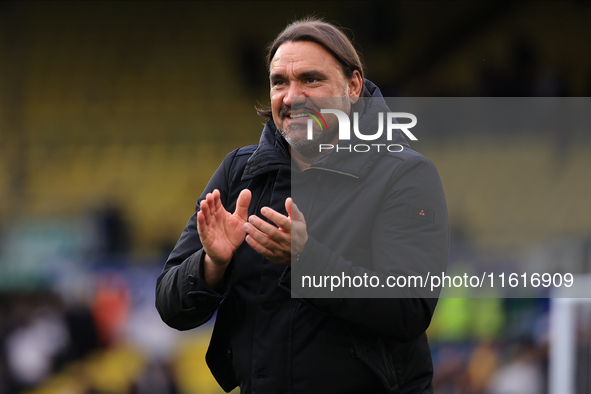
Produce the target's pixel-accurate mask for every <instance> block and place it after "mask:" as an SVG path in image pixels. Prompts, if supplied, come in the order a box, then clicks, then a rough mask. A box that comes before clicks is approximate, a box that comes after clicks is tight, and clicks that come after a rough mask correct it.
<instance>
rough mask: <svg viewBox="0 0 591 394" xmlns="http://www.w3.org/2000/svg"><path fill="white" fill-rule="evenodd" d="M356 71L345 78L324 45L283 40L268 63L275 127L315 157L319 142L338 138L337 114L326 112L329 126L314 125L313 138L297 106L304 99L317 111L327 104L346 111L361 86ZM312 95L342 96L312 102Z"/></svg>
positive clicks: (302, 150) (334, 141) (300, 151)
mask: <svg viewBox="0 0 591 394" xmlns="http://www.w3.org/2000/svg"><path fill="white" fill-rule="evenodd" d="M357 75H358V74H355V76H354V78H351V79H349V78H347V77H346V76H345V74H344V73H343V68H342V67H341V64H340V63H339V62H338V61H337V60H336V59H335V58H334V57H333V56H332V55H331V54H330V53H329V52H328V51H327V50H326V49H324V48H323V47H322V46H320V45H318V44H316V43H313V42H307V41H298V42H286V43H284V44H282V45H281V46H280V47H279V48H278V49H277V52H275V56H274V57H273V60H272V61H271V65H270V82H271V93H270V95H271V110H272V112H273V121H274V122H275V125H276V126H277V129H278V130H279V131H280V132H281V134H282V135H283V137H284V138H285V139H286V141H287V142H288V143H289V145H290V146H291V147H292V148H293V149H295V150H297V151H298V152H299V153H300V154H302V155H303V156H306V157H315V156H317V155H318V153H319V152H318V151H319V150H318V146H319V144H321V143H332V144H336V143H337V142H338V126H337V125H338V122H337V118H336V116H334V115H330V114H329V115H325V119H326V122H327V124H328V130H324V131H323V132H320V131H319V129H318V128H315V131H314V133H313V135H314V139H313V140H308V139H307V121H308V119H310V118H309V117H307V116H304V115H303V112H305V111H303V110H302V111H300V110H297V109H296V108H298V107H299V108H301V107H302V105H301V104H303V103H304V99H305V105H306V106H308V107H310V106H312V107H316V108H313V109H314V110H317V111H319V110H320V107H322V108H329V107H330V108H332V109H340V110H341V111H343V112H345V113H349V111H350V109H351V99H350V97H351V98H352V100H353V102H355V101H356V98H357V97H359V91H360V88H359V87H358V86H357V85H359V86H360V84H359V83H358V82H360V80H361V78H360V77H357ZM358 80H359V81H358ZM315 97H316V98H319V97H338V98H341V99H337V100H334V99H333V100H328V101H327V100H316V105H315V104H314V103H315V101H314V98H315ZM294 98H299V99H296V100H293V99H294ZM292 100H293V102H292ZM320 101H322V104H320ZM328 102H330V104H327V103H328ZM292 104H294V112H293V113H292V111H291V110H292ZM297 104H300V105H297ZM327 105H329V106H327Z"/></svg>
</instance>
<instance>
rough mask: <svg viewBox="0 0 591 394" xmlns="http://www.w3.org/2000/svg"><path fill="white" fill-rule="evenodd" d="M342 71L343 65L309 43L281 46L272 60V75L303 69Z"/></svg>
mask: <svg viewBox="0 0 591 394" xmlns="http://www.w3.org/2000/svg"><path fill="white" fill-rule="evenodd" d="M308 67H311V68H319V69H321V70H323V71H328V72H330V71H332V72H336V71H341V72H342V67H341V64H340V63H339V62H338V61H337V60H336V59H335V58H334V56H333V55H332V54H331V53H330V52H328V51H327V50H326V49H324V47H322V46H321V45H319V44H316V43H315V42H309V41H297V42H292V41H288V42H285V43H283V44H281V45H280V46H279V48H277V51H276V52H275V56H273V60H271V64H270V69H271V73H274V72H289V71H295V70H298V69H302V68H308Z"/></svg>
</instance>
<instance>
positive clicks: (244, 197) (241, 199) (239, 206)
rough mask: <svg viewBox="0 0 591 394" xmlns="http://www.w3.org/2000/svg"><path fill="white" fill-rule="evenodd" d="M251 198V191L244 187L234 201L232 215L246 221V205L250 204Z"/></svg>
mask: <svg viewBox="0 0 591 394" xmlns="http://www.w3.org/2000/svg"><path fill="white" fill-rule="evenodd" d="M251 198H252V193H251V192H250V190H248V189H244V190H242V191H241V192H240V195H239V196H238V200H237V201H236V210H235V211H234V216H236V217H239V218H240V219H242V220H244V221H246V218H247V217H248V206H249V205H250V200H251Z"/></svg>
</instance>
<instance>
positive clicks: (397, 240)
mask: <svg viewBox="0 0 591 394" xmlns="http://www.w3.org/2000/svg"><path fill="white" fill-rule="evenodd" d="M417 209H418V210H417ZM421 209H422V210H423V211H422V212H421ZM415 211H416V212H415ZM419 213H424V215H420V214H419ZM352 226H354V223H352ZM366 230H369V229H363V230H362V229H357V231H366ZM371 231H372V236H371V247H370V250H371V252H370V253H367V254H366V256H365V257H364V258H365V259H371V261H370V262H366V261H365V262H364V261H361V262H360V261H359V260H357V261H355V262H353V261H347V260H346V259H344V258H343V257H342V256H340V255H339V254H338V253H335V252H333V251H332V250H330V249H329V248H328V247H326V246H325V245H322V244H321V243H320V242H318V241H317V240H316V239H314V238H313V237H309V239H308V242H307V243H306V245H305V248H304V250H303V251H302V253H301V254H300V255H299V258H298V261H297V262H295V263H294V265H293V267H292V271H291V273H290V274H289V275H287V276H285V277H284V278H283V279H282V281H281V282H282V284H284V285H285V286H289V283H288V281H287V278H288V277H289V276H291V275H295V278H301V275H302V273H304V272H305V275H310V276H311V275H313V276H315V277H325V276H329V277H330V276H332V275H337V276H341V275H346V276H350V277H353V276H360V277H363V276H364V275H367V276H368V277H371V276H377V277H378V278H379V279H380V282H379V283H380V284H385V283H386V280H387V278H388V276H390V275H392V276H401V275H402V276H405V277H409V276H419V275H420V276H421V277H422V278H426V275H427V273H428V272H430V273H431V274H441V272H443V271H444V270H445V267H446V265H447V254H448V248H449V225H448V218H447V208H446V203H445V196H444V193H443V187H442V185H441V181H440V178H439V174H438V173H437V170H436V169H435V166H434V165H433V164H432V163H431V162H430V161H428V160H427V159H425V158H424V157H422V156H420V155H417V156H413V157H411V158H409V159H407V160H405V161H404V162H403V163H402V164H401V165H400V166H398V168H397V170H396V171H394V174H393V176H392V177H391V179H390V180H389V184H388V187H387V189H386V194H385V196H384V197H383V198H382V200H381V204H380V207H379V209H378V214H377V215H376V220H375V222H374V225H373V228H372V229H371ZM366 267H369V268H366ZM318 290H319V291H320V290H322V291H324V293H323V294H321V293H318V295H319V296H320V297H317V298H308V297H309V294H311V293H306V295H305V297H306V300H305V302H307V303H309V304H311V305H312V306H313V307H315V308H316V309H318V310H320V311H322V312H325V313H329V314H334V315H336V316H339V317H341V318H343V319H345V320H347V321H349V322H351V323H353V324H354V325H356V326H359V327H360V328H363V329H369V330H370V331H378V332H380V333H382V334H384V335H387V336H389V337H391V338H392V339H394V340H397V341H401V342H405V341H409V340H412V339H414V338H416V337H417V336H419V335H421V334H422V333H423V332H424V331H425V330H426V329H427V327H428V326H429V324H430V321H431V317H432V314H433V311H434V309H435V305H436V304H437V298H436V297H437V296H438V293H430V294H435V295H433V296H429V297H426V296H425V294H426V292H421V290H420V289H416V288H412V287H406V288H396V289H389V288H388V287H387V286H386V287H384V288H382V287H381V285H380V288H379V289H376V290H379V291H385V292H383V293H379V292H377V293H374V294H388V293H386V292H387V291H389V290H394V291H395V295H393V296H392V297H387V296H385V297H383V298H359V297H357V298H351V294H354V293H351V292H349V293H347V291H348V290H343V289H340V291H341V295H342V296H341V297H339V298H326V296H327V293H326V288H323V289H318ZM417 290H418V291H417ZM293 291H294V290H293V288H292V292H293ZM357 294H360V293H357ZM296 296H298V295H297V294H296ZM323 297H324V298H323ZM374 297H375V295H374Z"/></svg>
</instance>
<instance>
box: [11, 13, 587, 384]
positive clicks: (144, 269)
mask: <svg viewBox="0 0 591 394" xmlns="http://www.w3.org/2000/svg"><path fill="white" fill-rule="evenodd" d="M307 15H316V16H320V17H323V18H325V19H326V20H327V21H330V22H336V23H337V24H338V25H341V26H344V27H346V28H349V29H351V31H350V33H351V34H350V35H351V36H352V37H354V39H355V42H356V45H357V47H358V49H359V50H360V51H361V52H362V53H363V60H364V62H365V64H366V68H367V70H366V76H367V78H369V79H370V80H372V81H373V82H375V83H376V84H377V85H378V86H379V87H380V88H381V90H382V92H383V94H384V96H400V97H432V96H438V97H447V96H468V97H481V96H494V97H528V96H542V97H544V96H564V97H566V96H571V97H584V96H589V95H590V94H591V50H590V49H591V45H590V44H591V4H589V3H587V2H585V1H561V2H551V1H548V2H495V1H447V2H443V1H442V2H430V1H416V2H377V1H364V2H346V1H345V2H318V1H316V2H308V1H303V2H290V1H284V2H174V1H170V2H126V1H120V2H106V1H105V2H102V1H96V2H51V1H44V2H25V1H19V2H15V1H5V2H1V3H0V393H10V394H13V393H28V394H33V393H35V394H40V393H72V394H76V393H85V394H89V393H113V394H119V393H121V394H124V393H141V394H144V393H184V394H196V393H219V392H221V390H220V389H219V388H218V386H217V384H216V383H215V381H214V380H213V378H212V377H211V375H210V373H209V370H208V369H207V366H206V365H205V361H204V354H205V350H206V349H207V345H208V343H209V336H210V333H211V328H212V327H211V324H207V325H205V326H204V327H201V328H199V329H196V330H192V331H189V332H185V333H179V332H176V331H174V330H172V329H170V328H168V327H166V326H165V325H164V323H162V322H161V321H160V319H159V317H158V315H157V313H156V311H155V308H154V288H155V281H156V278H157V276H158V274H159V272H160V270H161V269H162V266H163V264H164V261H165V259H166V257H167V255H168V253H169V252H170V251H171V250H172V247H173V246H174V244H175V242H176V240H177V238H178V236H179V235H180V233H181V231H182V229H183V228H184V225H185V223H186V222H187V220H188V219H189V217H190V216H191V215H192V213H193V212H194V208H195V202H196V200H197V198H198V196H199V195H200V193H201V191H202V189H203V187H204V186H205V184H206V182H207V181H208V179H209V177H210V176H211V174H212V173H213V172H214V171H215V169H216V168H217V166H218V165H219V163H220V162H221V160H222V159H223V157H224V156H225V154H226V153H227V152H229V151H230V150H232V149H235V148H237V147H240V146H244V145H251V144H256V143H257V142H258V138H259V135H260V132H261V131H262V122H263V121H262V119H260V118H258V117H257V115H256V112H255V110H254V107H255V106H256V105H259V104H263V105H264V104H267V103H268V79H267V71H266V68H265V63H264V56H265V47H266V45H267V44H268V43H269V42H270V41H272V39H273V38H274V37H275V36H276V35H277V34H278V33H279V32H280V31H281V30H282V29H283V28H284V27H285V25H286V24H287V23H289V22H291V21H293V20H295V19H297V18H300V17H303V16H307ZM589 135H591V133H589V134H587V135H585V134H583V135H580V134H577V135H572V134H570V133H568V130H556V131H555V133H544V134H543V135H540V134H538V133H536V130H523V132H522V133H519V134H517V135H502V136H500V135H499V136H496V135H490V134H478V133H475V134H473V135H471V136H470V137H467V136H465V135H454V134H453V133H449V132H447V133H445V134H444V135H442V134H438V133H437V132H434V133H432V135H430V136H429V139H428V141H426V140H425V139H423V140H421V138H419V142H417V143H415V144H413V148H414V149H415V150H418V151H420V152H421V153H423V154H424V155H425V156H427V157H428V158H429V159H431V160H432V161H433V162H434V163H435V165H436V166H437V168H438V170H439V172H440V175H441V178H442V181H443V185H444V189H445V192H446V196H447V201H448V209H449V214H450V225H451V230H452V241H451V252H450V267H451V269H454V267H460V268H458V269H464V268H461V267H471V266H474V265H478V264H481V263H487V264H495V265H498V266H502V265H503V264H510V263H511V262H516V261H517V262H522V261H524V262H528V263H529V264H530V266H531V267H540V266H541V267H545V269H546V270H561V269H562V270H567V271H568V272H572V273H584V272H589V271H590V270H589V267H590V265H591V204H590V203H589V201H590V197H591V182H590V173H591V138H589ZM556 308H557V307H556V303H555V302H552V301H551V300H549V299H548V298H538V299H504V298H499V297H496V298H495V297H491V298H486V299H471V298H447V299H442V300H441V301H440V303H439V305H438V309H437V310H436V313H435V316H434V320H433V323H432V326H431V327H430V329H429V337H430V341H431V344H432V353H433V359H434V364H435V380H434V384H435V387H436V393H442V394H456V393H457V394H464V393H468V394H470V393H472V394H476V393H486V394H512V393H519V394H530V393H531V394H538V393H539V394H544V393H550V394H563V393H567V394H568V393H577V394H579V393H591V382H590V378H589V376H591V362H590V360H591V347H590V344H591V328H590V327H591V325H590V322H591V308H590V307H589V303H588V302H583V301H581V302H577V303H575V304H573V305H569V306H566V307H565V308H567V309H568V310H569V311H571V313H570V314H568V316H567V319H570V320H572V322H571V323H572V324H570V325H569V326H568V327H569V328H568V330H570V331H569V332H568V333H567V332H565V333H561V334H562V336H560V337H561V338H562V337H563V338H567V339H569V340H571V342H572V343H573V344H574V345H573V346H572V349H574V350H573V351H572V352H571V353H570V356H568V357H570V358H568V357H567V360H570V361H568V362H570V364H569V363H568V362H567V363H566V364H564V363H562V365H563V366H566V372H565V373H566V375H567V377H566V378H565V379H563V380H564V381H565V382H566V385H567V387H566V388H564V389H561V388H560V387H561V386H552V387H554V388H553V389H549V385H548V376H549V370H550V367H549V366H550V365H551V364H552V361H551V359H552V357H554V356H552V355H553V354H554V353H553V352H552V351H551V350H549V349H551V348H552V346H551V343H550V342H551V335H550V330H549V326H550V323H549V322H550V320H551V319H552V316H553V313H554V314H555V313H556V310H557V309H556ZM567 309H563V310H567ZM556 357H559V356H556ZM556 387H558V388H556Z"/></svg>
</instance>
